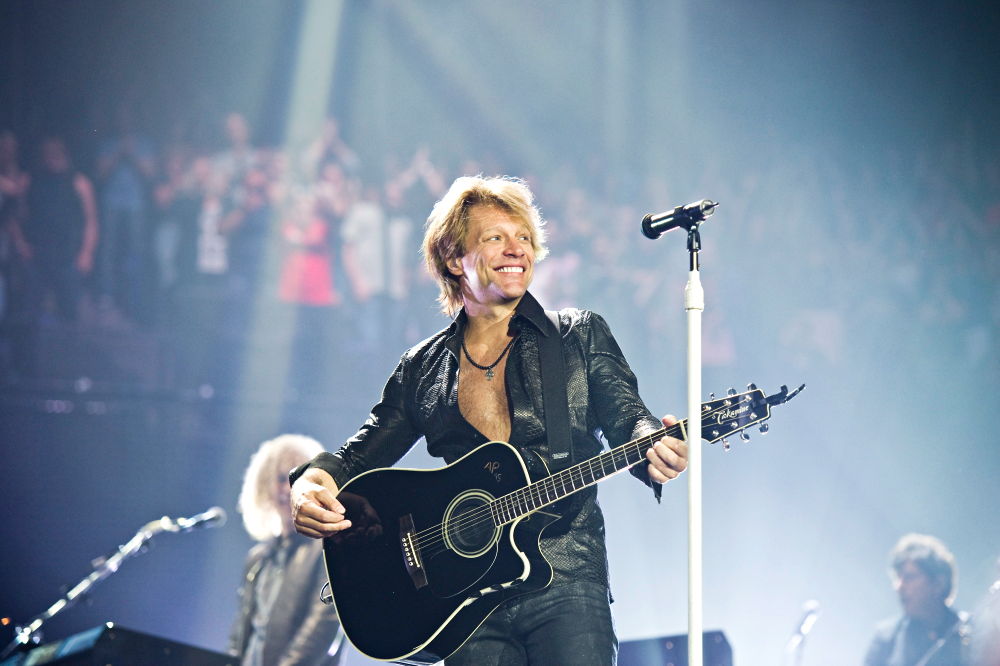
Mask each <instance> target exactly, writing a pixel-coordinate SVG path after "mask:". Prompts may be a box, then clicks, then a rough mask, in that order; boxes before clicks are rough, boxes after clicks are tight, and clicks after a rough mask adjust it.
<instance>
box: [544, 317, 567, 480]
mask: <svg viewBox="0 0 1000 666" xmlns="http://www.w3.org/2000/svg"><path fill="white" fill-rule="evenodd" d="M545 316H546V318H547V319H548V320H549V323H550V324H551V326H550V327H549V330H548V331H543V332H542V335H540V336H539V340H538V356H539V361H540V365H541V372H542V405H543V408H544V410H545V437H546V439H547V440H548V443H549V455H550V457H551V459H552V464H551V465H550V468H551V469H550V470H549V471H550V472H558V471H560V470H563V469H565V468H567V467H569V466H570V465H572V464H573V438H572V436H571V435H570V431H569V402H568V401H567V397H566V364H565V361H564V359H563V350H562V335H561V334H560V332H559V313H558V312H554V311H552V310H546V311H545Z"/></svg>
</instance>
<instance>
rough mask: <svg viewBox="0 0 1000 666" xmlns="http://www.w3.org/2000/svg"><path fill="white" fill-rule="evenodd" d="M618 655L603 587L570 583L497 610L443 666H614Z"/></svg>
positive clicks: (605, 589)
mask: <svg viewBox="0 0 1000 666" xmlns="http://www.w3.org/2000/svg"><path fill="white" fill-rule="evenodd" d="M617 654H618V639H617V637H616V636H615V629H614V624H613V622H612V619H611V606H610V603H609V600H608V588H607V586H605V585H602V584H600V583H594V582H590V581H575V582H571V583H562V584H559V585H554V586H552V587H548V588H546V589H544V590H542V591H540V592H535V593H532V594H526V595H524V596H522V597H517V598H515V599H513V600H511V601H509V602H507V603H506V604H504V605H503V606H500V608H498V609H496V610H495V611H493V613H492V614H491V615H490V616H489V617H488V618H486V621H485V622H484V623H483V624H482V625H481V626H480V627H479V629H477V630H476V632H475V633H474V634H473V635H472V637H471V638H470V639H469V640H468V642H466V644H465V645H463V646H462V647H461V648H459V649H458V651H456V652H455V654H454V655H452V656H451V657H449V658H448V659H445V666H485V665H487V664H490V665H493V664H495V665H496V666H524V665H527V664H533V665H536V666H543V665H544V666H560V665H561V664H566V665H567V666H614V664H615V661H616V658H617Z"/></svg>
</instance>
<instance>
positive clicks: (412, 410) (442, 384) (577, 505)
mask: <svg viewBox="0 0 1000 666" xmlns="http://www.w3.org/2000/svg"><path fill="white" fill-rule="evenodd" d="M558 316H559V328H560V334H561V336H562V340H563V356H564V360H565V369H566V382H567V400H568V403H569V414H570V431H571V435H572V439H573V452H574V457H575V459H576V460H577V461H581V460H585V459H587V458H590V457H592V456H594V455H596V454H598V453H600V451H601V450H602V448H603V442H602V441H601V439H600V436H601V433H603V436H604V438H605V439H607V441H608V443H609V445H610V446H617V445H619V444H623V443H625V442H627V441H630V440H632V439H635V438H637V437H640V436H643V435H646V434H648V433H650V432H654V431H656V430H658V429H660V428H661V427H662V423H660V421H659V420H658V419H657V418H656V417H654V416H653V415H652V414H651V413H650V411H649V410H648V409H647V408H646V406H645V404H643V402H642V400H641V399H640V398H639V395H638V389H637V385H636V378H635V375H634V374H633V373H632V370H631V368H629V366H628V363H627V362H626V361H625V358H624V356H623V355H622V352H621V349H620V348H619V347H618V343H617V342H615V339H614V337H613V336H612V335H611V331H610V330H609V329H608V325H607V323H606V322H605V321H604V319H603V318H601V317H600V316H599V315H597V314H594V313H593V312H589V311H586V310H577V309H565V310H561V311H559V313H558ZM465 322H466V317H465V313H464V311H463V312H462V313H460V314H459V316H458V318H457V319H456V320H455V322H454V323H452V325H451V326H449V327H448V328H446V329H444V330H443V331H441V332H440V333H438V334H437V335H434V336H433V337H431V338H428V339H427V340H425V341H423V342H421V343H420V344H418V345H416V346H414V347H412V348H411V349H409V350H408V351H407V352H406V353H405V354H404V355H403V357H402V359H401V360H400V362H399V365H397V366H396V369H395V371H394V372H393V374H392V376H391V377H390V378H389V381H388V382H387V383H386V385H385V389H384V390H383V393H382V398H381V400H380V401H379V403H378V404H377V405H375V407H374V408H373V409H372V412H371V414H370V415H369V417H368V419H367V421H366V422H365V424H364V425H363V426H362V427H361V429H360V430H359V431H358V432H357V434H355V435H354V437H352V438H351V439H350V440H348V442H347V443H346V444H345V445H344V446H343V447H342V448H341V449H340V450H339V451H337V452H336V453H321V454H320V455H319V456H317V457H316V458H315V459H314V460H313V461H311V462H310V463H309V464H308V465H304V466H302V467H300V468H298V469H296V470H295V471H293V473H292V481H293V482H294V480H295V479H296V478H298V476H299V475H300V474H301V473H302V472H303V471H304V470H305V469H306V467H307V466H309V465H314V466H317V467H319V468H321V469H323V470H325V471H327V472H329V473H330V475H331V476H333V478H334V480H335V481H336V482H337V485H338V486H343V485H344V484H345V483H346V482H347V481H349V480H350V479H352V478H354V477H355V476H357V475H358V474H361V473H362V472H366V471H368V470H370V469H374V468H378V467H390V466H392V465H393V464H395V463H396V462H397V461H398V460H399V459H400V458H402V457H403V455H405V454H406V452H407V451H408V450H409V449H410V448H411V447H412V446H413V445H414V444H415V443H416V441H417V440H418V439H419V438H420V437H421V436H423V437H425V438H426V441H427V450H428V452H429V453H430V454H431V455H433V456H437V457H441V458H444V460H445V461H446V462H448V463H451V462H453V461H455V460H457V459H458V458H460V457H461V456H463V455H464V454H466V453H468V452H469V451H471V450H472V449H474V448H475V447H477V446H479V445H481V444H484V443H486V442H487V441H489V440H488V439H487V438H486V437H485V436H484V435H483V434H482V433H480V432H479V431H478V430H476V429H475V428H474V427H473V426H472V425H470V424H469V422H468V421H466V420H465V418H464V417H463V416H462V414H461V412H460V411H459V406H458V374H459V373H458V369H459V363H460V354H461V342H462V335H463V327H464V325H465ZM511 326H512V327H516V329H517V331H518V337H517V342H516V343H515V344H514V346H513V347H512V348H511V350H510V358H509V359H508V360H507V367H506V372H505V381H506V389H507V401H508V405H509V406H510V409H511V434H510V439H511V442H510V443H511V444H513V445H514V446H515V448H517V449H519V450H521V451H522V452H526V453H527V452H533V453H534V454H537V455H538V456H539V457H540V458H541V459H542V460H544V461H545V462H546V463H549V462H550V458H549V447H548V443H547V442H546V438H545V416H544V409H543V403H542V386H541V376H540V374H539V368H540V364H539V344H538V341H539V336H540V335H545V334H546V333H545V331H550V330H551V328H550V327H549V326H548V321H547V320H546V315H545V311H544V310H543V309H542V308H541V306H540V305H539V304H538V302H537V301H536V300H535V299H534V298H533V297H532V296H531V294H526V295H525V296H524V297H523V298H522V299H521V302H520V303H519V304H518V307H517V310H516V313H515V315H514V317H513V318H512V319H511ZM632 472H633V474H634V475H635V476H637V477H638V478H640V479H641V480H643V481H644V482H645V483H646V484H647V485H650V486H652V487H653V488H654V492H655V493H656V495H657V498H658V497H659V489H660V487H659V485H658V484H653V483H650V481H649V478H648V475H647V473H646V467H645V465H637V466H635V467H633V468H632ZM557 509H559V512H560V513H561V514H562V515H563V518H562V520H560V521H558V522H557V523H555V524H554V525H552V526H550V527H549V528H548V529H547V530H546V531H545V533H544V534H543V538H542V542H541V543H542V550H543V552H544V553H545V555H546V557H547V558H548V559H549V562H550V563H551V564H552V566H553V568H554V569H555V581H554V582H556V583H558V582H559V580H560V579H565V578H568V577H572V578H573V579H576V580H578V579H581V578H583V579H588V580H594V581H597V582H602V583H607V555H606V551H605V546H604V518H603V516H602V514H601V510H600V508H599V507H598V505H597V489H596V488H595V487H593V486H592V487H590V488H587V489H584V490H581V491H580V492H578V493H576V494H575V495H574V496H572V498H569V500H564V501H563V502H561V503H560V504H559V505H557Z"/></svg>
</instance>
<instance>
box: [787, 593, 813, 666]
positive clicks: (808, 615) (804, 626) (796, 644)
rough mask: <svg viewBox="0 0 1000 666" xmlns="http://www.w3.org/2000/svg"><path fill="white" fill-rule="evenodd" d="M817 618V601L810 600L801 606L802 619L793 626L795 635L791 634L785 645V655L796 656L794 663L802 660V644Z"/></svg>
mask: <svg viewBox="0 0 1000 666" xmlns="http://www.w3.org/2000/svg"><path fill="white" fill-rule="evenodd" d="M817 618H819V602H818V601H816V600H815V599H810V600H809V601H807V602H805V603H804V604H802V619H800V620H799V622H798V624H796V625H795V633H794V634H792V637H791V638H790V639H788V644H787V645H785V652H786V653H788V654H795V655H796V657H797V660H796V663H798V662H799V661H800V660H801V658H802V644H803V643H804V642H805V640H806V636H807V635H809V632H810V631H812V628H813V625H814V624H816V620H817Z"/></svg>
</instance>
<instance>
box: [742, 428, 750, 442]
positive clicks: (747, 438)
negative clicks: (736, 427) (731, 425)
mask: <svg viewBox="0 0 1000 666" xmlns="http://www.w3.org/2000/svg"><path fill="white" fill-rule="evenodd" d="M740 441H741V442H749V441H750V435H749V433H747V431H746V430H740Z"/></svg>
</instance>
